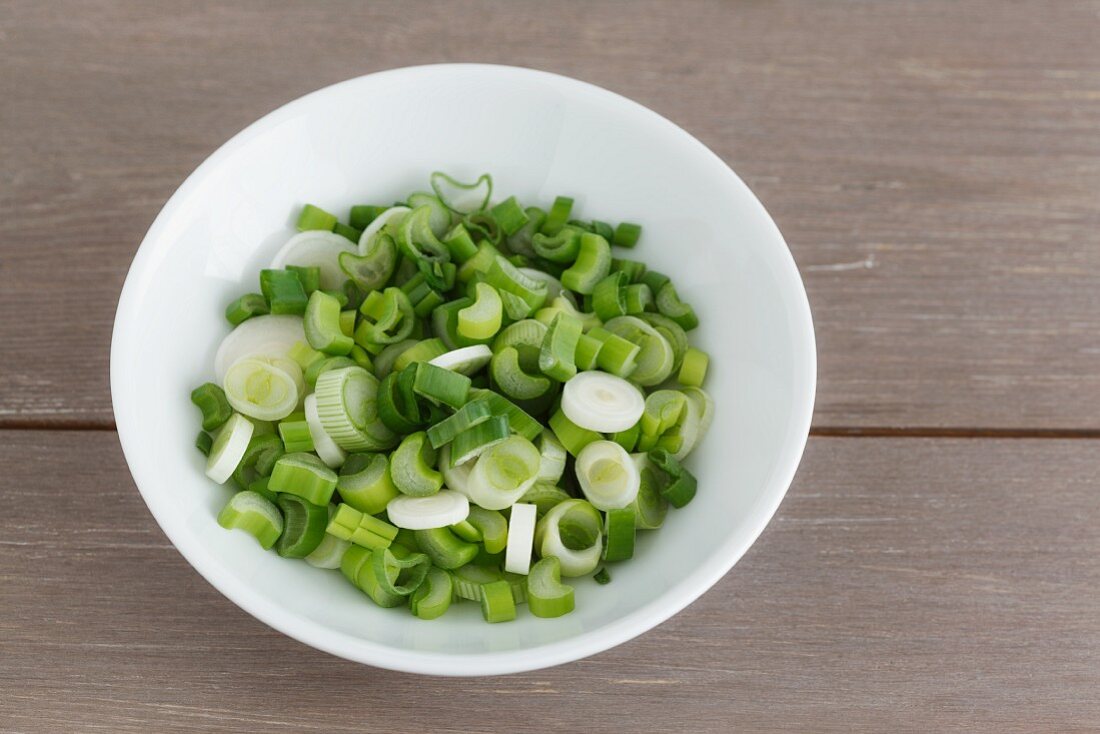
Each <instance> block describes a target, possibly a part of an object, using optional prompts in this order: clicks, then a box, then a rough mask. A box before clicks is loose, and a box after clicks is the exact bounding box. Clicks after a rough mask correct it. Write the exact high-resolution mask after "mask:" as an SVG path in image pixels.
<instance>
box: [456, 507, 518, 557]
mask: <svg viewBox="0 0 1100 734" xmlns="http://www.w3.org/2000/svg"><path fill="white" fill-rule="evenodd" d="M466 522H467V524H469V525H471V526H473V527H474V528H475V529H476V530H477V531H478V532H479V533H480V534H481V543H482V545H484V546H485V551H486V552H487V553H500V552H501V551H502V550H504V549H505V547H506V546H507V544H508V521H507V520H505V519H504V515H502V514H500V513H499V512H497V511H496V510H486V509H485V508H484V507H478V506H477V505H470V514H469V515H468V516H467V517H466Z"/></svg>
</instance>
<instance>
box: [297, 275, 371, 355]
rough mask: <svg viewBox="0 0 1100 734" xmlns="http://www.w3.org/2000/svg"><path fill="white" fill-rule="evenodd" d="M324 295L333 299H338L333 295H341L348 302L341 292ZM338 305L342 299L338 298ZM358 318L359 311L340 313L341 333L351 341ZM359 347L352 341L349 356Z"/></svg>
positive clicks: (307, 307) (307, 309) (329, 292)
mask: <svg viewBox="0 0 1100 734" xmlns="http://www.w3.org/2000/svg"><path fill="white" fill-rule="evenodd" d="M324 293H325V295H327V296H330V297H331V298H336V296H335V295H333V294H335V293H339V294H340V296H341V297H342V298H343V299H344V301H347V300H348V298H347V296H345V295H344V294H343V292H341V291H324ZM336 304H337V305H339V304H340V299H339V298H336ZM306 311H307V312H308V311H309V304H308V303H307V304H306ZM358 316H359V312H358V311H341V312H340V317H339V323H340V333H341V334H343V335H344V336H346V337H347V338H348V339H349V340H351V338H352V336H353V335H354V334H355V319H356V318H357V317H358ZM303 320H304V319H303ZM357 346H359V345H358V344H356V343H355V341H354V340H352V341H351V346H350V347H348V354H351V350H352V349H353V348H355V347H357ZM359 348H360V349H362V347H359Z"/></svg>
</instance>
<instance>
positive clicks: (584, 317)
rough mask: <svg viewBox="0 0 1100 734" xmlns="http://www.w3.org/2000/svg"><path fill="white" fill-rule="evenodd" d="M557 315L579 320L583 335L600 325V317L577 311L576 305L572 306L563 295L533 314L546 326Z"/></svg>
mask: <svg viewBox="0 0 1100 734" xmlns="http://www.w3.org/2000/svg"><path fill="white" fill-rule="evenodd" d="M559 313H565V314H568V315H570V316H573V317H574V318H578V319H580V320H581V326H582V327H583V330H584V331H585V333H587V332H589V331H591V330H592V329H595V328H596V327H597V326H599V325H600V324H601V323H603V322H601V321H600V317H599V316H597V315H596V314H594V313H585V312H582V311H579V310H577V307H576V305H574V304H573V302H572V301H570V300H569V299H568V298H566V297H565V295H564V294H563V295H560V296H558V297H557V298H555V299H554V300H552V301H551V302H550V305H549V306H547V307H546V308H540V309H539V310H538V311H537V312H536V313H535V318H536V319H538V320H539V321H541V322H542V323H544V324H546V325H547V326H549V325H550V322H551V321H553V320H554V317H555V316H557V315H558V314H559Z"/></svg>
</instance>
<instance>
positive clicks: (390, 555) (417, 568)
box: [371, 548, 432, 596]
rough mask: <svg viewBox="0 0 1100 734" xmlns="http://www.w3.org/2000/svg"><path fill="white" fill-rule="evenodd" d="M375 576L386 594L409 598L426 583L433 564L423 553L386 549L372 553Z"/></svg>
mask: <svg viewBox="0 0 1100 734" xmlns="http://www.w3.org/2000/svg"><path fill="white" fill-rule="evenodd" d="M371 564H372V565H373V566H374V576H375V578H376V579H377V580H378V583H379V585H380V586H381V587H382V590H383V591H384V592H385V593H386V594H396V595H398V596H408V595H409V594H412V593H413V592H414V591H416V589H417V588H418V587H419V586H420V584H422V583H423V582H424V577H425V576H427V575H428V569H429V568H431V566H432V563H431V560H430V559H429V558H428V556H426V555H424V554H423V553H409V554H408V555H405V554H403V553H399V552H394V549H391V548H384V549H381V550H376V551H373V552H372V553H371Z"/></svg>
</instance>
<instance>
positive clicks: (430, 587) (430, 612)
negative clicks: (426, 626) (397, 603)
mask: <svg viewBox="0 0 1100 734" xmlns="http://www.w3.org/2000/svg"><path fill="white" fill-rule="evenodd" d="M453 596H454V581H453V579H452V578H451V574H449V573H447V572H446V571H444V570H443V569H441V568H436V567H434V566H433V567H432V568H429V569H428V575H427V576H425V577H424V581H423V582H422V583H421V584H420V586H419V587H418V588H417V590H416V591H414V592H413V593H412V596H410V597H409V610H410V611H411V612H412V613H413V614H414V615H415V616H417V617H419V618H420V619H437V618H438V617H441V616H442V615H443V613H444V612H446V611H447V609H449V608H450V606H451V600H452V598H453Z"/></svg>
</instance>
